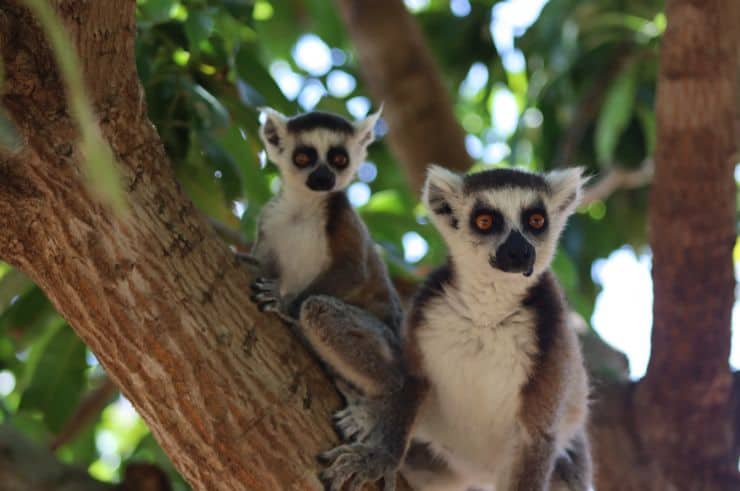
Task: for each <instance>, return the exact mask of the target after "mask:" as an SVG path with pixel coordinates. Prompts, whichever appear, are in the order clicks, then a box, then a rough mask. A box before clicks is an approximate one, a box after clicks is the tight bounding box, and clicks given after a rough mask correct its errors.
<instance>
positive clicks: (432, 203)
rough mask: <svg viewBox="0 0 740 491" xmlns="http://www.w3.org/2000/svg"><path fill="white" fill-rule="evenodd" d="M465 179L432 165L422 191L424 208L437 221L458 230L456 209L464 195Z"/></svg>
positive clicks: (428, 169)
mask: <svg viewBox="0 0 740 491" xmlns="http://www.w3.org/2000/svg"><path fill="white" fill-rule="evenodd" d="M462 186H463V177H462V176H461V175H459V174H455V173H454V172H450V171H448V170H447V169H445V168H444V167H441V166H439V165H434V164H431V165H430V166H429V167H428V168H427V179H426V182H425V183H424V189H423V191H422V201H423V203H424V206H426V207H427V209H428V210H429V211H430V212H431V213H432V214H433V218H434V219H435V220H444V217H447V219H448V220H447V221H448V223H449V225H450V226H451V227H452V228H457V222H458V219H457V217H456V216H455V207H456V205H457V203H458V201H459V199H460V194H461V193H462Z"/></svg>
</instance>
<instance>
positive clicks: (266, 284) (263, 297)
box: [249, 278, 283, 313]
mask: <svg viewBox="0 0 740 491" xmlns="http://www.w3.org/2000/svg"><path fill="white" fill-rule="evenodd" d="M250 288H251V289H252V295H251V296H250V297H249V299H250V300H251V301H252V302H254V303H255V304H257V308H259V309H260V312H276V313H277V312H282V311H283V309H282V307H283V300H282V297H281V296H280V284H279V283H278V280H274V279H269V278H257V279H256V280H254V282H253V283H252V284H251V285H250Z"/></svg>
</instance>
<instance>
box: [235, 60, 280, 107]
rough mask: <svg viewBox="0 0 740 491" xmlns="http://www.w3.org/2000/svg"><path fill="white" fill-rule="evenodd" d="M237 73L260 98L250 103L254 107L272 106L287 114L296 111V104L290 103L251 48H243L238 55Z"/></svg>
mask: <svg viewBox="0 0 740 491" xmlns="http://www.w3.org/2000/svg"><path fill="white" fill-rule="evenodd" d="M235 63H236V73H237V74H238V75H239V78H241V79H242V80H243V81H244V82H245V83H246V84H248V85H249V87H250V88H251V89H253V90H254V93H255V94H257V95H258V96H259V98H255V99H253V100H251V101H249V102H250V103H251V104H252V105H254V106H264V105H270V106H272V107H274V108H275V109H277V110H278V111H282V112H284V113H286V114H292V113H293V112H294V111H295V104H293V103H291V102H290V101H288V100H287V99H286V98H285V96H284V95H283V93H282V91H281V90H280V88H279V87H278V85H277V84H276V83H275V81H274V80H273V78H272V76H271V75H270V73H269V72H268V71H267V70H266V69H265V68H264V67H263V66H262V64H261V63H260V62H259V60H258V58H257V57H256V56H255V55H254V53H253V52H252V50H251V48H248V47H242V48H241V49H240V50H239V52H238V53H237V55H236V61H235Z"/></svg>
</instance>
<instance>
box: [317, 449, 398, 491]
mask: <svg viewBox="0 0 740 491" xmlns="http://www.w3.org/2000/svg"><path fill="white" fill-rule="evenodd" d="M319 460H321V461H323V462H326V463H328V464H329V466H328V467H327V468H326V469H325V470H324V471H323V472H322V473H321V480H322V481H323V482H324V484H325V486H326V490H327V491H340V490H341V489H346V490H348V491H358V490H359V489H360V488H361V487H362V485H363V484H365V483H366V482H375V481H377V480H378V479H381V478H382V479H383V491H395V489H396V472H397V470H398V467H399V465H400V462H399V461H398V459H394V458H393V457H392V456H391V455H389V454H388V453H386V452H384V451H383V450H381V449H378V448H376V447H371V446H369V445H363V444H361V443H354V444H351V445H341V446H339V447H336V448H333V449H331V450H329V451H327V452H324V453H322V454H320V455H319ZM345 486H346V487H345Z"/></svg>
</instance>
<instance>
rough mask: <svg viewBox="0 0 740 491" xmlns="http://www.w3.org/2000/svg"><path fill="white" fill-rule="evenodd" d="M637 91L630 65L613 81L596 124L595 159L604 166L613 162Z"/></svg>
mask: <svg viewBox="0 0 740 491" xmlns="http://www.w3.org/2000/svg"><path fill="white" fill-rule="evenodd" d="M636 91H637V70H636V65H635V64H631V65H629V66H628V67H626V68H625V69H623V70H622V72H621V73H620V74H619V76H618V77H617V78H616V80H614V82H613V83H612V85H611V87H610V88H609V91H608V92H607V94H606V99H605V100H604V104H603V106H602V108H601V112H600V113H599V119H598V121H597V122H596V134H595V139H596V158H597V160H598V162H599V164H600V165H602V166H604V165H607V164H609V163H611V162H612V161H613V160H614V152H615V150H616V148H617V144H618V143H619V138H620V137H621V136H622V133H623V132H624V130H625V128H626V127H627V123H629V121H630V119H631V117H632V109H633V107H634V105H635V93H636Z"/></svg>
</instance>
